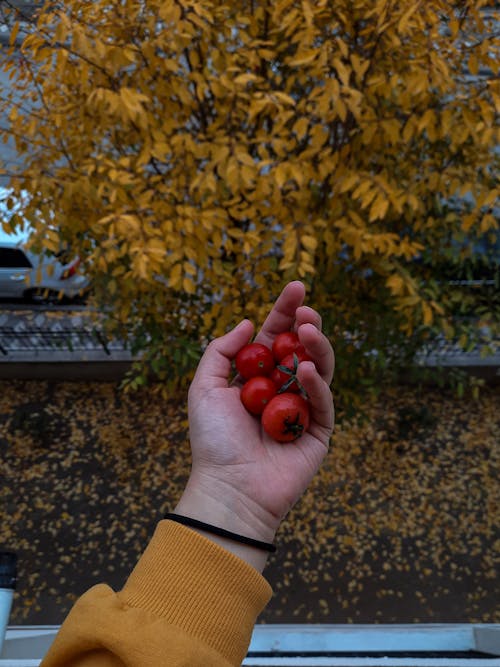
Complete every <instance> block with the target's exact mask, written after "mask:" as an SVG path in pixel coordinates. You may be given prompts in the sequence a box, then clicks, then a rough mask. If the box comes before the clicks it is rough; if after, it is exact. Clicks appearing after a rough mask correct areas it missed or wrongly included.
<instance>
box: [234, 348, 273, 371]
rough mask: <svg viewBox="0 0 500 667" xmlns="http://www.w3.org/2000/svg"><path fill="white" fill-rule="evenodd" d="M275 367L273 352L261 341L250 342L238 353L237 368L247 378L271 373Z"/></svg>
mask: <svg viewBox="0 0 500 667" xmlns="http://www.w3.org/2000/svg"><path fill="white" fill-rule="evenodd" d="M273 368H274V357H273V353H272V352H271V350H270V349H269V348H268V347H266V346H265V345H262V344H261V343H249V344H248V345H245V347H242V348H241V350H240V351H239V352H238V354H237V355H236V369H237V371H238V373H239V374H240V375H241V377H242V378H243V379H245V380H250V378H254V377H256V376H257V375H269V374H270V373H271V371H272V370H273Z"/></svg>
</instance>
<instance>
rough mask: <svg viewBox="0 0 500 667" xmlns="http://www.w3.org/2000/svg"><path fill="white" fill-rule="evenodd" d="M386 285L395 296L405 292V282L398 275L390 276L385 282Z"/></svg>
mask: <svg viewBox="0 0 500 667" xmlns="http://www.w3.org/2000/svg"><path fill="white" fill-rule="evenodd" d="M385 284H386V285H387V287H388V288H389V289H390V290H391V292H392V293H393V294H394V295H397V294H402V293H403V291H404V280H403V279H402V278H401V276H399V275H398V274H396V273H395V274H393V275H392V276H389V278H387V280H386V281H385Z"/></svg>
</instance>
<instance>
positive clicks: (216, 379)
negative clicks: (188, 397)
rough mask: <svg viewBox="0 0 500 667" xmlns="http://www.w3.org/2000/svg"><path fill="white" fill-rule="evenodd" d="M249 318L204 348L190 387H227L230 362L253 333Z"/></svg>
mask: <svg viewBox="0 0 500 667" xmlns="http://www.w3.org/2000/svg"><path fill="white" fill-rule="evenodd" d="M253 330H254V327H253V324H252V323H251V322H250V320H242V321H241V322H240V323H239V324H238V325H237V326H236V327H235V328H234V329H232V330H231V331H229V332H228V333H227V334H225V335H224V336H221V337H220V338H214V340H213V341H212V342H211V343H210V344H209V345H208V347H207V349H206V350H205V352H204V354H203V356H202V358H201V359H200V363H199V364H198V368H197V369H196V373H195V376H194V379H193V382H192V384H191V388H192V389H205V390H206V389H215V388H218V387H227V386H228V378H229V375H230V373H231V362H232V360H233V359H234V357H235V356H236V355H237V354H238V352H239V351H240V350H241V348H242V347H243V346H244V345H246V344H247V343H248V341H249V340H250V338H251V336H252V334H253Z"/></svg>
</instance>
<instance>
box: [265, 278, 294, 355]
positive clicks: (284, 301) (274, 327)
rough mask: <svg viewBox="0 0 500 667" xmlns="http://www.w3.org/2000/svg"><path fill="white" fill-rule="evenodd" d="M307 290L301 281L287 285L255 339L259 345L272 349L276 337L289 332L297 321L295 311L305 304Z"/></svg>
mask: <svg viewBox="0 0 500 667" xmlns="http://www.w3.org/2000/svg"><path fill="white" fill-rule="evenodd" d="M305 295H306V288H305V287H304V285H303V283H301V282H300V280H294V281H292V282H291V283H288V285H285V287H284V288H283V291H282V292H281V294H280V295H279V297H278V298H277V299H276V302H275V304H274V306H273V307H272V309H271V312H270V313H269V315H268V316H267V317H266V320H265V322H264V324H263V325H262V329H261V330H260V331H259V333H258V334H257V336H256V337H255V341H256V342H257V343H262V344H263V345H267V347H272V344H273V340H274V339H275V337H276V336H277V335H278V334H279V333H282V332H283V331H289V330H290V329H291V328H292V326H293V323H294V321H295V311H296V310H297V308H299V306H301V305H302V304H303V303H304V298H305Z"/></svg>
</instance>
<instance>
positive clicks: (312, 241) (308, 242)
mask: <svg viewBox="0 0 500 667" xmlns="http://www.w3.org/2000/svg"><path fill="white" fill-rule="evenodd" d="M300 242H301V244H302V245H303V246H304V248H306V250H309V251H311V252H314V251H315V250H316V248H317V247H318V240H317V239H316V237H314V236H307V235H306V236H301V238H300Z"/></svg>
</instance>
